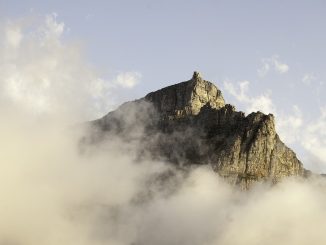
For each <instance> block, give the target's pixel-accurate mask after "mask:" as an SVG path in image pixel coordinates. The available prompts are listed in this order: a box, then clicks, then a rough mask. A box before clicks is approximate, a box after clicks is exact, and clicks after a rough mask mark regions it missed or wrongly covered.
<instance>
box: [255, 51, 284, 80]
mask: <svg viewBox="0 0 326 245" xmlns="http://www.w3.org/2000/svg"><path fill="white" fill-rule="evenodd" d="M261 62H262V65H261V67H260V68H259V69H258V70H257V73H258V75H259V76H261V77H264V76H266V75H267V73H269V72H270V71H274V72H277V73H279V74H284V73H287V72H288V71H289V69H290V67H289V65H288V64H286V63H284V62H282V61H281V60H280V57H279V56H278V55H273V56H271V57H270V58H263V59H262V61H261Z"/></svg>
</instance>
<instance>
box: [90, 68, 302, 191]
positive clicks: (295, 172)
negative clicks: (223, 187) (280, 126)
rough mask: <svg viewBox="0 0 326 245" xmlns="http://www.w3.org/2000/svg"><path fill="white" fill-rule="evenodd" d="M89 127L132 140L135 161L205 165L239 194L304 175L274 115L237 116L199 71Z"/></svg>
mask: <svg viewBox="0 0 326 245" xmlns="http://www.w3.org/2000/svg"><path fill="white" fill-rule="evenodd" d="M92 126H93V128H96V129H97V133H98V135H102V136H103V135H106V134H112V133H114V134H118V135H120V136H121V137H122V138H124V139H125V140H127V141H132V140H136V141H137V142H138V145H139V157H142V155H143V154H146V156H147V157H148V155H149V156H150V157H152V158H155V159H163V160H165V161H167V162H170V163H172V164H177V165H179V166H189V165H193V164H209V165H211V166H212V169H213V171H215V172H216V173H217V174H219V175H220V176H222V177H223V178H225V179H226V180H227V181H228V182H230V183H232V184H237V185H240V187H241V188H243V189H247V188H249V187H250V185H252V184H253V183H254V182H256V181H265V180H267V181H272V182H274V183H276V182H279V181H280V180H281V179H283V178H284V177H287V176H305V174H306V170H305V169H304V168H303V165H302V163H301V162H300V161H299V160H298V159H297V157H296V155H295V153H294V152H293V151H292V150H291V149H290V148H288V147H287V146H286V145H285V144H284V143H283V142H282V141H281V140H280V138H279V136H278V135H277V133H276V131H275V123H274V116H273V115H271V114H269V115H265V114H263V113H261V112H254V113H251V114H249V115H248V116H245V114H244V113H243V112H237V111H236V110H235V108H234V107H233V106H232V105H229V104H225V102H224V99H223V96H222V93H221V91H220V90H219V89H218V88H217V87H216V86H215V85H213V84H212V83H210V82H208V81H205V80H203V79H202V78H201V77H200V75H199V73H197V72H195V73H194V75H193V77H192V79H191V80H189V81H186V82H182V83H179V84H176V85H172V86H169V87H166V88H163V89H161V90H158V91H156V92H152V93H149V94H148V95H146V96H145V97H144V98H142V99H139V100H137V101H134V102H128V103H125V104H123V105H122V106H121V107H120V108H118V109H117V110H116V111H113V112H110V113H109V114H107V115H106V116H104V117H103V118H101V119H98V120H96V121H93V122H92ZM140 128H141V130H140Z"/></svg>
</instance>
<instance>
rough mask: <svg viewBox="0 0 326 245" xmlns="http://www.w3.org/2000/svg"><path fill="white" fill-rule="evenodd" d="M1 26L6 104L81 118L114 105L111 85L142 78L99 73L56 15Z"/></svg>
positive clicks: (0, 74)
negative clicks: (67, 35) (68, 37)
mask: <svg viewBox="0 0 326 245" xmlns="http://www.w3.org/2000/svg"><path fill="white" fill-rule="evenodd" d="M0 27H1V29H0V31H1V32H2V34H3V35H0V49H1V51H2V52H1V53H2V55H1V57H0V95H1V97H2V98H6V102H7V106H8V104H11V106H17V107H19V108H21V109H22V110H24V109H26V110H28V111H33V112H34V113H35V114H40V115H43V116H44V115H45V114H46V115H55V114H66V115H70V117H71V119H72V120H85V119H89V118H94V117H97V116H100V115H103V114H104V113H106V112H107V111H108V110H110V109H111V108H112V104H114V101H113V99H112V96H111V94H112V91H113V90H114V89H118V88H127V89H129V88H132V87H134V86H135V85H136V84H137V83H138V82H139V80H140V77H141V74H140V73H139V72H120V73H118V75H117V76H116V77H115V78H113V79H112V80H108V79H105V78H102V77H100V76H99V75H98V74H97V72H96V71H95V70H94V69H93V68H91V66H90V64H88V62H87V61H86V59H85V58H84V57H83V52H82V51H81V49H80V48H79V45H78V44H77V43H74V42H72V41H67V40H65V39H64V38H63V37H64V35H65V33H66V25H65V23H64V22H63V21H59V20H58V17H57V14H56V13H53V14H49V15H47V16H45V18H44V19H42V20H34V22H31V21H30V20H29V21H25V22H24V20H20V21H17V22H15V21H10V22H7V23H2V24H1V26H0ZM59 91H60V92H59ZM2 104H4V103H2ZM30 109H32V110H30ZM63 118H67V117H66V116H64V117H63Z"/></svg>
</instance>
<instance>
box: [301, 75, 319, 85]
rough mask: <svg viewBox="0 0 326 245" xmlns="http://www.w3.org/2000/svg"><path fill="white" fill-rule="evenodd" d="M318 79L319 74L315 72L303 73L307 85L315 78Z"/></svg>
mask: <svg viewBox="0 0 326 245" xmlns="http://www.w3.org/2000/svg"><path fill="white" fill-rule="evenodd" d="M316 79H317V76H316V75H315V74H313V73H306V74H304V75H303V78H302V82H303V83H304V84H305V85H310V84H311V83H312V82H313V81H314V80H316Z"/></svg>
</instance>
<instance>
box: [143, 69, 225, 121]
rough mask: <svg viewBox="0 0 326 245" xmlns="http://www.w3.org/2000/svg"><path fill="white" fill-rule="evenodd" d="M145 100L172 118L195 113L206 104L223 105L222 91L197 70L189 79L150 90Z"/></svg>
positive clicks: (213, 106) (219, 106)
mask: <svg viewBox="0 0 326 245" xmlns="http://www.w3.org/2000/svg"><path fill="white" fill-rule="evenodd" d="M145 100H147V101H149V102H151V103H153V104H154V106H155V107H156V109H157V110H158V111H159V112H160V113H161V114H162V115H164V116H166V117H172V118H180V117H185V116H189V115H197V114H198V113H199V112H200V109H201V108H202V107H203V106H204V105H206V104H209V105H210V106H211V107H212V108H222V107H223V106H224V105H225V102H224V98H223V96H222V92H221V91H220V90H219V89H218V88H217V87H216V86H215V85H214V84H213V83H211V82H209V81H206V80H204V79H203V78H202V77H201V76H200V73H199V72H197V71H195V72H194V73H193V76H192V78H191V79H190V80H188V81H185V82H181V83H178V84H175V85H171V86H168V87H165V88H163V89H160V90H157V91H155V92H151V93H149V94H147V95H146V96H145Z"/></svg>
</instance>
